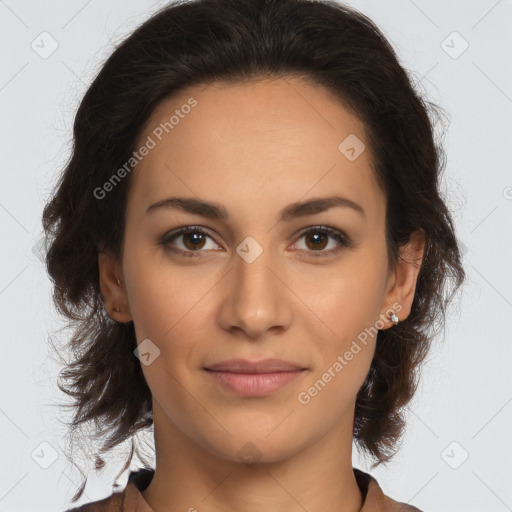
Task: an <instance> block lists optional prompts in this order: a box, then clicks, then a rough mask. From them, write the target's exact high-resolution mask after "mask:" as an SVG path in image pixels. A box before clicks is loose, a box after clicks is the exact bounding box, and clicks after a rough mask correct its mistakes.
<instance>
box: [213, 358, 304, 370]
mask: <svg viewBox="0 0 512 512" xmlns="http://www.w3.org/2000/svg"><path fill="white" fill-rule="evenodd" d="M206 369H207V370H216V371H222V372H232V373H274V372H293V371H297V370H305V368H303V367H301V366H299V365H296V364H294V363H290V362H289V361H283V360H282V359H262V360H261V361H254V362H253V361H248V360H247V359H230V360H229V361H221V362H220V363H215V364H211V365H209V366H207V367H206Z"/></svg>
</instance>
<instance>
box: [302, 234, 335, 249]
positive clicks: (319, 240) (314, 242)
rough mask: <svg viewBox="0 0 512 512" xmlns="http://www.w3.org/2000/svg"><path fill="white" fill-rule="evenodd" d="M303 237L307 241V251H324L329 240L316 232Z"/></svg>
mask: <svg viewBox="0 0 512 512" xmlns="http://www.w3.org/2000/svg"><path fill="white" fill-rule="evenodd" d="M304 236H305V237H306V240H307V242H306V245H307V246H308V248H309V249H312V250H317V249H325V247H326V245H327V243H328V238H329V237H328V236H326V235H325V234H324V233H322V232H318V231H312V232H310V233H306V234H305V235H304ZM309 242H311V243H309Z"/></svg>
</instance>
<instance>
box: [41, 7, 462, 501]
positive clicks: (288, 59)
mask: <svg viewBox="0 0 512 512" xmlns="http://www.w3.org/2000/svg"><path fill="white" fill-rule="evenodd" d="M287 76H299V77H303V78H306V79H308V80H311V81H313V83H315V84H317V85H318V86H321V87H324V88H326V89H327V90H329V91H330V92H332V93H334V94H335V95H336V97H337V98H339V101H340V102H341V103H342V104H343V105H344V106H345V107H346V108H347V109H349V111H351V112H352V113H353V114H355V115H356V116H357V117H358V118H359V119H360V120H362V122H363V123H364V125H365V128H366V135H367V140H368V141H369V144H370V149H371V154H372V157H373V160H374V161H373V164H374V169H375V174H376V178H377V180H378V183H379V184H380V186H381V188H382V190H383V192H384V193H385V195H386V197H387V205H388V206H387V211H386V239H387V245H388V254H389V256H390V257H391V258H393V260H394V261H395V262H396V261H397V258H398V254H399V252H398V250H399V248H400V247H401V246H403V245H404V244H406V243H407V242H408V241H409V237H410V234H411V233H412V231H413V230H416V229H422V230H423V231H424V232H425V234H426V245H425V251H424V256H423V261H422V264H421V268H420V271H419V275H418V278H417V285H416V293H415V297H414V301H413V304H412V309H411V312H410V315H409V316H408V318H407V319H405V320H404V321H402V322H401V323H400V324H398V325H397V326H395V327H393V328H392V329H387V330H382V331H379V333H378V337H377V344H376V351H375V356H374V358H373V361H372V363H371V367H370V370H369V373H368V375H367V378H366V381H365V382H364V384H363V386H362V387H361V389H360V390H359V392H358V395H357V401H356V406H355V419H354V431H353V433H354V439H355V441H356V442H357V444H358V446H359V447H360V448H361V449H362V450H363V451H364V452H365V453H366V454H367V455H370V456H371V457H372V458H373V460H374V464H373V466H376V465H378V464H380V463H382V462H386V461H388V460H389V459H390V458H391V457H392V456H393V455H394V453H395V452H396V450H397V446H398V442H399V441H400V439H401V436H402V434H403V430H404V426H405V423H404V406H405V405H407V404H408V402H409V401H410V400H411V398H412V396H413V394H414V393H415V391H416V388H417V384H418V379H417V377H418V367H419V365H420V363H421V362H422V361H423V360H424V358H425V356H426V354H427V352H428V350H429V346H430V343H431V340H432V339H433V338H434V337H435V336H436V335H437V333H438V332H439V331H438V328H439V327H443V328H444V325H445V319H446V314H447V307H448V305H449V303H450V302H451V301H452V298H453V296H454V294H455V292H456V291H457V289H458V288H459V287H460V285H461V284H462V283H463V281H464V279H465V273H464V270H463V267H462V264H461V253H460V249H459V246H458V242H457V239H456V236H455V230H454V225H453V222H452V218H451V213H450V212H449V210H448V208H447V205H446V203H445V201H444V199H443V198H442V195H441V192H440V185H441V183H440V179H441V176H442V173H443V171H444V168H445V162H446V158H445V153H444V150H443V147H442V144H441V141H439V140H438V138H437V137H435V136H434V132H435V126H436V124H435V123H436V121H443V120H444V119H445V117H446V113H445V112H444V110H443V109H442V108H441V107H439V106H438V105H435V104H433V103H432V102H430V101H428V100H427V99H426V95H424V94H423V93H421V94H420V93H419V92H417V91H416V90H415V87H414V86H413V82H414V80H413V79H412V76H410V75H409V73H408V72H407V71H406V70H405V69H404V68H403V67H402V66H401V65H400V64H399V60H398V57H397V55H396V53H395V51H394V50H393V48H392V46H391V45H390V44H389V42H388V41H387V40H386V38H385V36H384V35H383V34H382V33H381V31H380V30H379V29H378V28H377V27H376V26H375V24H374V23H373V22H372V21H371V20H370V19H369V18H367V17H366V16H365V15H363V14H361V13H359V12H358V11H356V10H354V9H352V8H349V7H347V6H344V5H341V4H339V3H337V2H334V1H315V0H192V1H179V2H175V3H172V4H169V5H167V6H165V7H164V8H162V9H161V10H160V11H158V12H157V13H156V14H154V15H153V16H151V17H150V18H149V19H148V20H147V21H145V22H144V23H143V24H142V25H141V26H139V28H137V29H136V30H135V31H134V32H133V33H132V34H131V35H130V36H129V37H127V38H126V39H125V40H124V41H123V42H122V43H121V44H119V45H118V46H117V48H116V49H115V50H114V51H113V53H112V54H111V56H110V57H109V58H108V59H107V60H106V62H105V63H104V64H103V65H102V67H101V69H100V71H99V73H98V75H97V76H96V78H95V79H94V81H93V82H92V84H91V85H90V87H89V89H88V90H87V92H86V94H85V96H84V97H83V99H82V101H81V104H80V106H79V108H78V111H77V113H76V117H75V120H74V130H73V138H74V141H73V150H72V154H71V157H70V159H69V160H68V162H67V163H66V166H65V169H64V170H63V173H62V175H61V176H60V179H59V181H58V183H57V185H56V188H55V191H54V192H53V193H52V196H51V198H50V199H49V200H48V203H47V205H46V206H45V208H44V212H43V226H44V230H45V235H46V244H47V245H46V246H47V249H48V250H47V255H46V265H47V270H48V273H49V275H50V277H51V279H52V282H53V285H54V289H53V300H54V303H55V305H56V307H57V308H58V310H59V311H60V313H62V314H63V315H64V316H65V317H66V319H67V324H68V325H69V326H71V327H72V329H73V334H72V336H71V338H70V339H69V340H68V341H67V344H66V348H67V349H69V350H70V352H71V354H72V357H71V360H68V361H67V363H66V366H65V368H64V370H63V371H62V372H61V374H60V378H61V379H62V382H61V379H59V383H58V386H59V388H60V389H61V390H62V391H63V392H65V393H66V394H67V395H69V396H70V397H71V398H72V405H71V407H72V408H73V411H74V416H73V420H72V421H71V422H70V423H69V434H70V438H72V437H73V436H74V435H76V431H77V428H78V427H79V426H81V425H82V426H83V425H92V424H93V425H94V431H93V434H91V436H90V437H89V438H88V439H89V440H92V438H93V437H94V438H95V439H100V440H101V441H102V446H101V448H100V449H99V450H96V451H95V452H94V456H95V460H96V469H100V468H101V467H102V466H104V464H105V463H104V461H103V459H102V458H101V456H100V454H102V453H106V452H108V451H110V450H111V449H113V448H114V447H115V446H117V445H119V444H120V443H122V442H124V441H126V440H131V450H130V454H129V456H128V458H127V460H126V464H125V466H124V468H123V470H122V471H121V473H119V475H121V474H122V473H123V472H124V470H126V469H127V468H128V467H129V464H130V461H131V460H132V457H133V454H134V451H136V452H137V454H138V455H139V457H141V458H142V459H143V457H142V456H141V454H140V453H139V451H138V448H137V447H136V443H134V434H135V433H137V432H138V431H141V430H142V429H148V428H150V427H151V426H152V422H153V419H152V403H151V392H150V389H149V387H148V385H147V383H146V381H145V379H144V376H143V373H142V370H141V365H140V362H139V360H138V359H137V358H136V357H135V356H134V349H135V348H136V346H137V345H136V339H135V332H134V327H133V322H129V323H126V324H122V323H116V322H115V321H113V320H111V319H110V317H109V316H108V315H107V314H106V312H105V309H104V302H103V298H102V296H101V293H100V288H99V270H98V247H103V248H105V249H106V250H108V251H109V252H111V253H112V254H114V255H115V256H118V257H120V256H121V254H122V248H123V236H124V216H125V206H126V197H127V192H128V188H129V186H130V177H129V176H127V177H126V178H125V179H123V180H121V182H120V183H118V184H117V185H116V186H115V187H114V189H113V190H112V191H111V192H109V196H108V199H106V200H98V199H97V198H96V197H95V195H94V190H95V189H96V188H97V187H101V186H102V184H104V183H105V182H107V181H108V180H109V179H110V178H111V177H112V176H113V174H114V173H115V172H116V170H118V169H119V168H120V167H122V166H123V164H124V163H125V162H127V161H128V160H129V158H130V157H131V156H132V152H133V151H134V150H135V149H136V148H137V141H138V137H139V136H140V134H141V131H142V129H143V128H144V126H145V124H146V123H147V121H148V118H149V116H150V115H151V114H152V113H153V111H154V110H155V108H156V107H157V106H158V105H159V104H160V102H162V100H164V99H167V98H169V97H170V96H172V95H173V94H175V93H177V92H179V91H181V90H183V89H184V88H186V87H187V86H190V85H197V84H208V83H209V82H212V81H214V80H215V81H217V80H224V81H227V82H233V83H237V82H242V81H246V80H251V79H258V78H263V77H275V78H279V77H287ZM143 460H144V459H143ZM145 464H146V466H147V462H145ZM86 481H87V478H86V479H85V481H83V482H82V486H81V488H80V489H79V490H78V492H77V493H76V494H75V496H74V497H73V501H76V500H77V499H78V498H79V497H80V496H81V495H82V493H83V491H84V488H85V484H86Z"/></svg>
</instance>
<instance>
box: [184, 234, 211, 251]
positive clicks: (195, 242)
mask: <svg viewBox="0 0 512 512" xmlns="http://www.w3.org/2000/svg"><path fill="white" fill-rule="evenodd" d="M181 236H182V237H183V245H184V246H185V247H186V248H187V249H190V250H191V251H194V250H197V249H202V248H203V247H204V244H205V240H206V238H205V235H204V234H203V233H199V232H197V231H194V232H190V233H182V235H181Z"/></svg>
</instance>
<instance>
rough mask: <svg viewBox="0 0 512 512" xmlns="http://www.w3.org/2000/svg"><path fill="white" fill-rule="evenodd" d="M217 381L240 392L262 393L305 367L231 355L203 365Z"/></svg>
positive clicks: (292, 376) (242, 393)
mask: <svg viewBox="0 0 512 512" xmlns="http://www.w3.org/2000/svg"><path fill="white" fill-rule="evenodd" d="M205 370H207V372H208V374H209V375H211V376H212V377H213V378H214V379H215V380H216V381H217V382H218V383H219V384H221V385H222V386H223V387H225V388H226V389H228V390H230V391H232V392H234V393H237V394H239V395H242V396H264V395H268V394H269V393H272V392H274V391H277V390H278V389H280V388H281V387H283V386H285V385H286V384H288V383H290V382H291V381H293V380H294V379H296V378H297V377H298V376H299V375H301V374H303V373H304V372H305V370H306V368H301V367H300V366H297V365H296V364H293V363H290V362H287V361H283V360H280V359H265V360H262V361H256V362H251V361H247V360H245V359H232V360H230V361H223V362H220V363H216V364H213V365H210V366H209V367H208V368H205Z"/></svg>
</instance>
